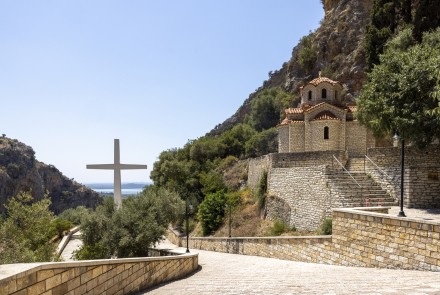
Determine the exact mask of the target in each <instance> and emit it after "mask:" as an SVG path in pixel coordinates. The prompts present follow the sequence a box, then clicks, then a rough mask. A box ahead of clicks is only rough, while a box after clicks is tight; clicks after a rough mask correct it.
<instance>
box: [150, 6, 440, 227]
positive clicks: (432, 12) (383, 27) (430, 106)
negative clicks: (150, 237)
mask: <svg viewBox="0 0 440 295" xmlns="http://www.w3.org/2000/svg"><path fill="white" fill-rule="evenodd" d="M352 4H353V3H351V2H350V3H347V4H345V5H347V6H348V5H352ZM333 5H334V7H336V6H337V8H335V9H336V10H334V11H337V9H340V7H339V6H338V5H342V4H340V3H339V2H337V1H336V2H335V3H334V4H333ZM353 5H354V4H353ZM353 7H354V6H353ZM439 11H440V5H438V2H437V1H431V0H420V1H410V0H374V1H373V4H372V9H371V22H370V24H369V25H368V27H367V28H366V30H365V42H364V43H363V44H364V47H363V48H362V49H356V50H363V51H364V54H363V56H364V57H365V61H361V60H359V59H354V60H353V63H356V64H359V65H361V66H362V67H366V68H367V69H368V70H369V71H370V72H371V74H370V75H369V76H368V84H367V87H366V89H365V90H364V91H363V92H362V94H361V96H360V98H359V103H360V107H359V114H358V115H359V117H360V118H361V121H362V122H363V123H364V124H367V125H369V126H370V127H372V128H373V130H375V131H376V134H379V133H381V132H385V133H387V134H391V133H392V132H394V131H395V129H396V128H406V127H409V126H415V125H418V127H416V128H415V129H410V130H413V131H411V133H412V134H414V135H417V136H418V138H419V139H420V142H425V143H426V142H429V140H431V139H432V138H433V136H438V134H437V133H436V132H437V131H432V132H431V131H428V133H429V134H428V133H427V132H425V133H423V132H418V131H417V128H419V130H421V129H420V128H422V129H423V130H425V131H426V130H440V129H439V128H438V126H437V123H436V122H437V121H436V120H437V119H438V116H437V117H436V114H438V113H439V111H438V110H439V108H438V106H439V105H438V99H439V95H438V89H439V88H438V81H439V79H438V69H439V68H440V65H439V64H438V56H439V55H438V52H437V51H435V50H434V49H432V50H431V51H430V52H428V51H429V50H428V47H429V45H427V46H425V45H417V46H418V47H417V48H418V49H416V47H408V46H407V47H405V48H400V49H399V48H396V47H393V46H392V44H391V43H387V42H388V41H389V40H391V39H393V38H394V37H395V36H397V35H398V34H399V33H400V32H402V31H404V30H405V29H406V30H407V32H410V33H409V34H410V35H411V36H412V37H411V38H412V41H411V42H413V43H411V44H418V43H420V42H421V40H422V38H420V36H421V35H422V34H423V32H425V31H430V30H432V29H434V28H436V27H438V26H439V20H440V17H439V16H440V14H439ZM340 15H342V16H343V17H344V18H345V17H348V15H347V14H346V13H345V12H344V11H341V12H340ZM337 19H341V18H337ZM332 22H333V23H332ZM346 22H349V21H348V20H347V21H346ZM322 24H323V26H324V25H331V24H334V25H339V24H338V23H337V22H335V21H334V20H332V18H331V17H329V18H327V17H326V19H324V20H323V22H322ZM345 24H347V23H345ZM358 24H359V23H358ZM342 27H345V28H349V27H350V26H347V25H345V26H342ZM327 29H328V28H327ZM318 31H319V32H326V29H325V28H324V29H322V28H320V29H318V30H317V32H318ZM329 33H331V28H330V32H329ZM350 33H351V31H350ZM406 34H408V33H406ZM322 36H324V35H323V34H322V33H321V34H319V37H318V35H317V34H316V33H310V34H309V35H307V36H305V37H303V38H302V39H301V40H300V42H299V45H298V46H297V47H295V49H294V51H293V56H292V59H291V60H290V61H289V62H288V63H285V65H283V69H281V70H280V71H275V72H271V74H270V75H269V77H270V79H269V80H268V81H265V82H264V84H263V87H262V88H259V89H258V90H257V91H256V92H255V93H254V94H252V95H251V96H250V98H249V99H248V100H246V101H245V103H244V104H243V106H242V107H241V108H240V109H239V110H238V111H237V113H236V115H234V117H231V118H230V119H228V120H227V121H225V122H224V123H223V124H221V125H219V126H216V128H215V129H214V130H213V131H211V132H210V133H208V134H207V135H205V136H203V137H201V138H198V139H196V140H193V141H189V142H188V143H186V144H185V145H184V147H182V148H175V149H170V150H167V151H164V152H162V153H161V154H160V156H159V160H158V161H157V162H156V163H154V167H153V171H152V172H151V179H152V180H153V181H154V184H155V185H156V186H159V187H165V188H167V189H169V190H171V191H175V192H177V193H178V194H179V196H180V197H181V198H182V199H184V200H188V201H189V202H191V203H192V204H194V205H195V206H196V209H195V212H197V210H199V213H198V214H197V213H194V214H193V217H197V218H198V219H199V221H201V223H202V224H201V230H200V233H202V234H204V235H208V234H215V231H216V229H217V228H219V227H222V226H223V227H224V226H225V220H226V218H225V214H226V213H227V212H228V211H227V206H226V203H227V201H226V195H227V194H228V193H234V192H237V191H240V190H242V189H243V188H244V187H245V183H246V178H247V176H246V169H245V167H243V164H242V163H243V162H244V161H245V160H246V159H247V158H250V157H258V156H262V155H265V154H268V153H271V152H276V151H277V130H276V128H275V126H276V125H277V124H278V123H279V122H280V120H281V119H282V110H283V109H285V108H287V107H292V106H296V104H297V103H298V101H299V97H298V94H297V92H295V91H297V90H298V88H290V89H289V91H291V92H289V91H287V90H285V89H284V88H283V87H279V86H278V87H272V86H271V85H280V84H282V80H281V79H280V75H282V74H283V73H284V74H285V73H286V72H287V77H291V76H292V74H295V73H296V74H299V75H307V77H313V75H314V74H315V72H316V70H317V69H319V65H318V63H321V64H324V65H326V66H325V68H321V69H322V70H324V72H325V73H327V74H328V75H330V77H331V78H334V77H333V76H337V75H336V74H335V73H334V70H335V69H338V68H339V67H340V65H339V64H338V63H341V64H342V61H343V59H341V58H340V57H338V58H334V59H333V60H332V61H330V64H327V62H328V61H326V60H323V58H322V57H323V56H326V54H327V51H326V50H330V49H331V50H336V49H335V48H326V46H323V45H322V42H316V41H317V38H318V40H321V41H324V39H322V38H323V37H322ZM319 38H320V39H319ZM396 38H403V37H402V36H401V35H399V36H398V37H396ZM327 42H328V41H327ZM390 42H391V41H390ZM394 42H396V41H394ZM431 42H434V41H433V39H431ZM431 45H432V44H431ZM332 46H334V45H333V44H332ZM384 48H388V49H387V50H385V53H384ZM419 49H420V50H422V51H423V50H425V49H426V50H425V51H424V53H421V56H419V57H418V58H417V59H416V60H417V61H421V60H420V59H421V58H422V56H423V55H425V57H426V58H427V59H426V62H425V63H421V64H420V65H419V66H417V65H416V64H414V68H418V69H420V71H422V68H425V69H433V70H434V69H437V70H436V72H435V73H434V74H433V73H431V74H432V76H429V77H427V76H423V75H418V74H417V72H413V73H412V74H411V75H412V76H411V77H412V78H411V77H407V76H406V74H408V73H406V72H400V73H399V74H398V75H400V76H398V77H397V76H396V77H395V78H396V80H393V81H389V77H393V76H392V75H391V76H387V75H386V74H384V75H382V76H381V75H379V72H380V71H383V69H384V68H386V67H389V64H388V61H387V60H389V59H391V58H394V59H398V57H396V56H399V58H402V60H404V61H409V60H408V59H410V58H412V56H410V55H408V56H407V55H406V54H407V53H405V52H409V51H412V50H419ZM394 52H396V53H398V54H399V55H396V56H395V57H393V56H392V55H393V53H394ZM408 54H409V53H408ZM431 57H432V58H431ZM430 62H432V64H431V66H428V64H427V63H430ZM411 64H413V63H411ZM352 66H354V65H352ZM285 67H286V68H285ZM407 68H408V67H407ZM389 70H390V71H391V70H393V68H390V69H389ZM416 71H417V70H416ZM431 74H429V75H431ZM359 77H360V78H362V77H363V76H362V75H360V76H359ZM421 77H423V79H425V80H426V78H429V79H427V81H429V82H427V83H428V84H429V83H431V82H433V81H434V80H435V79H437V82H435V83H433V84H432V83H431V84H429V85H428V84H426V83H425V84H423V83H424V82H423V83H419V84H418V85H417V86H416V88H415V89H412V90H411V91H409V92H408V95H409V96H408V97H411V95H412V96H413V97H414V96H415V97H418V98H419V99H418V100H415V101H414V102H413V103H412V104H411V103H409V101H406V102H398V100H394V98H395V96H396V95H397V93H398V91H401V90H402V88H398V87H397V88H394V89H391V88H392V87H393V84H397V83H398V82H399V81H400V82H401V83H402V84H404V83H408V81H410V82H411V84H412V85H414V82H422V81H421V80H422V79H420V78H421ZM291 78H295V77H291ZM301 79H303V78H301ZM301 79H296V80H295V79H294V80H292V81H297V80H301ZM408 79H409V80H408ZM413 79H414V80H413ZM379 80H380V81H381V82H382V84H381V85H383V87H384V89H379V88H375V87H373V86H371V85H373V84H374V83H377V82H378V81H379ZM417 80H418V81H417ZM290 82H291V81H290ZM290 82H289V83H290ZM342 82H344V81H342ZM388 82H391V83H388ZM394 82H395V83H394ZM295 83H296V82H295ZM287 84H288V83H287V82H286V85H287ZM386 84H389V85H390V86H388V88H387V86H386ZM295 85H301V84H298V83H297V84H295ZM422 89H427V91H428V92H429V94H427V95H426V96H424V95H421V91H422ZM292 90H293V91H292ZM374 91H378V92H377V93H382V92H380V91H385V92H387V91H388V93H391V92H393V91H394V94H390V95H389V96H383V97H382V98H378V96H377V95H373V92H374ZM381 99H383V101H381ZM376 100H377V102H379V101H381V102H380V104H377V105H375V101H376ZM367 101H369V103H367ZM416 101H419V102H420V103H416ZM382 102H383V103H382ZM393 103H395V104H394V106H395V108H392V110H394V113H391V114H388V115H389V116H391V117H389V116H388V117H387V116H383V118H386V119H384V120H386V122H385V121H383V122H381V123H378V119H377V116H376V117H374V114H380V115H381V116H382V115H385V113H386V112H387V107H388V106H389V105H393ZM408 104H411V105H408ZM368 106H376V107H378V106H380V110H376V109H374V108H371V109H370V110H368ZM409 106H410V107H409ZM436 106H437V108H436ZM402 109H407V110H408V112H406V113H405V111H404V112H403V113H405V114H401V113H399V111H400V110H402ZM409 110H410V111H409ZM409 112H412V114H413V115H412V117H411V115H410V114H409ZM414 114H416V115H414ZM405 116H407V117H405ZM404 117H405V118H404ZM416 117H417V118H416ZM402 120H403V121H405V120H406V123H402V122H403V121H402ZM417 120H419V121H420V122H416V121H417ZM430 120H431V123H429V124H428V122H429V121H430ZM397 121H398V123H396V122H397ZM234 122H235V123H234ZM411 124H412V125H411ZM434 127H435V128H434ZM433 128H434V129H433ZM379 130H380V131H381V132H378V131H379ZM411 139H413V140H414V141H417V139H416V138H415V137H413V138H411ZM236 165H242V166H241V169H237V168H235V167H236ZM237 170H239V171H240V172H239V173H237ZM230 171H234V173H232V172H230ZM230 174H234V175H235V176H236V179H235V181H233V182H231V181H230V180H231V177H228V175H230ZM237 178H239V180H237ZM252 199H253V201H254V203H253V204H252V205H254V204H256V205H257V207H260V208H261V207H262V205H261V204H264V194H256V195H255V196H252ZM252 205H250V206H252ZM199 206H200V207H199ZM200 209H201V211H200ZM240 210H247V209H243V208H242V209H240ZM240 210H238V211H240ZM242 212H244V211H242ZM236 214H237V213H236ZM243 214H244V213H243ZM196 228H197V226H196Z"/></svg>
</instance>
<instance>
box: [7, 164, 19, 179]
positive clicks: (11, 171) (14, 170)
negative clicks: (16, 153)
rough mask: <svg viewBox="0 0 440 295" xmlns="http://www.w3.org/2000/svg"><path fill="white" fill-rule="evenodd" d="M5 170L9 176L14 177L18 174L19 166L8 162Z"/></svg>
mask: <svg viewBox="0 0 440 295" xmlns="http://www.w3.org/2000/svg"><path fill="white" fill-rule="evenodd" d="M6 171H7V173H8V175H9V176H10V177H11V178H14V179H16V178H18V177H19V176H20V166H18V165H16V164H13V163H9V164H8V167H7V168H6Z"/></svg>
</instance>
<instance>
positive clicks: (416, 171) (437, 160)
mask: <svg viewBox="0 0 440 295" xmlns="http://www.w3.org/2000/svg"><path fill="white" fill-rule="evenodd" d="M367 155H368V157H369V158H370V159H371V160H372V162H374V164H375V165H377V166H378V168H379V169H377V167H376V166H375V165H374V164H373V163H372V162H370V161H368V160H367V161H366V162H365V164H366V165H365V168H366V172H367V173H368V174H370V175H371V176H372V177H373V178H374V180H376V182H377V183H379V184H380V185H381V187H382V188H383V189H386V190H387V192H388V193H390V195H391V196H393V197H395V198H400V173H401V172H400V147H396V148H372V149H368V154H367ZM439 176H440V146H438V145H431V146H429V147H427V148H426V149H424V150H419V149H417V148H415V147H405V175H404V177H405V178H404V185H405V186H404V205H405V206H407V207H409V208H440V177H439Z"/></svg>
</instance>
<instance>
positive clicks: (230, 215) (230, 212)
mask: <svg viewBox="0 0 440 295" xmlns="http://www.w3.org/2000/svg"><path fill="white" fill-rule="evenodd" d="M226 207H227V208H228V209H229V237H231V229H232V206H230V205H229V206H228V205H226Z"/></svg>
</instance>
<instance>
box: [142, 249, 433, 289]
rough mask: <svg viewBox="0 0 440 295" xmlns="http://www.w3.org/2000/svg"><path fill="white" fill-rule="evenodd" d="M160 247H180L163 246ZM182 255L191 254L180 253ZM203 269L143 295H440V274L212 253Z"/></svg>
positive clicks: (202, 258)
mask: <svg viewBox="0 0 440 295" xmlns="http://www.w3.org/2000/svg"><path fill="white" fill-rule="evenodd" d="M159 247H160V248H175V246H174V245H172V244H170V243H169V242H168V243H163V244H161V245H159ZM180 250H181V251H184V250H185V249H183V248H180ZM191 252H196V253H199V265H200V266H201V270H200V271H198V272H197V273H195V274H193V275H191V276H189V277H188V278H185V279H182V280H178V281H174V282H171V283H168V284H164V285H161V286H159V287H156V288H154V289H152V290H148V291H144V292H141V293H139V294H138V295H140V294H149V295H165V294H167V295H168V294H181V295H185V294H188V295H190V294H191V295H197V294H418V295H421V294H440V273H438V272H437V273H435V272H422V271H405V270H391V269H373V268H358V267H343V266H332V265H323V264H313V263H302V262H292V261H285V260H279V259H271V258H264V257H256V256H244V255H234V254H226V253H217V252H209V251H200V250H191Z"/></svg>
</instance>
